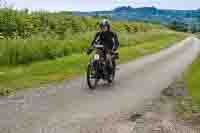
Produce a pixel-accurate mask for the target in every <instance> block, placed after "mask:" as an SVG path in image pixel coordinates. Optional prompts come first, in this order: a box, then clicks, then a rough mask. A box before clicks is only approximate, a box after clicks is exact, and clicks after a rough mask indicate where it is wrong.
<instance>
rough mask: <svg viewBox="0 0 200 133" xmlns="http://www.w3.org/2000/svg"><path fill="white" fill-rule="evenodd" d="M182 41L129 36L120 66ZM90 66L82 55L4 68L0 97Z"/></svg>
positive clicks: (170, 36)
mask: <svg viewBox="0 0 200 133" xmlns="http://www.w3.org/2000/svg"><path fill="white" fill-rule="evenodd" d="M183 37H184V35H183V34H182V33H177V32H171V31H156V32H147V33H138V34H133V35H130V36H129V38H128V40H127V41H123V38H121V39H120V42H121V44H122V46H123V47H121V48H120V49H119V53H120V60H119V63H124V62H127V61H130V60H133V59H135V58H137V57H140V56H143V55H146V54H150V53H154V52H157V51H159V50H160V49H162V48H165V47H168V46H170V45H171V44H173V42H175V41H178V40H180V39H183ZM77 44H79V43H78V42H77ZM87 63H88V56H87V55H86V54H84V53H83V52H82V53H81V51H80V52H77V53H74V54H71V55H69V56H64V57H62V58H55V59H54V60H45V61H40V62H34V63H31V64H26V65H17V66H10V65H8V66H2V67H0V95H8V94H11V93H13V92H16V91H17V90H20V89H23V88H30V87H38V86H41V85H44V84H47V83H51V82H54V81H61V80H64V79H67V78H71V77H74V76H77V75H80V74H83V73H84V72H85V70H86V64H87Z"/></svg>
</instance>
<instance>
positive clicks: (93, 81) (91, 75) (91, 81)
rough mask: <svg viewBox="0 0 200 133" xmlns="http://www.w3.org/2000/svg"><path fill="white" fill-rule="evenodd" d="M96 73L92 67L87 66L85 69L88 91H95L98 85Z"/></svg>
mask: <svg viewBox="0 0 200 133" xmlns="http://www.w3.org/2000/svg"><path fill="white" fill-rule="evenodd" d="M98 81H99V80H98V78H97V73H96V70H95V68H94V67H93V66H92V65H88V69H87V83H88V86H89V88H90V89H92V90H94V89H96V86H97V83H98Z"/></svg>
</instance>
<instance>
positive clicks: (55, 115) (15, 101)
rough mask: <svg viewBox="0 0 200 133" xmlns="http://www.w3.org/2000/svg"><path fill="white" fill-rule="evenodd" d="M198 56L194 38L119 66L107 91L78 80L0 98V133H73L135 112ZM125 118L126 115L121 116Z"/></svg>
mask: <svg viewBox="0 0 200 133" xmlns="http://www.w3.org/2000/svg"><path fill="white" fill-rule="evenodd" d="M199 51H200V41H199V40H198V39H197V38H195V37H193V36H192V37H188V38H187V39H186V40H184V41H182V42H180V43H178V44H177V45H173V46H172V47H170V48H167V49H164V50H162V51H161V52H159V53H156V54H153V55H149V56H145V57H142V58H140V59H137V60H134V61H132V62H129V63H127V64H123V65H120V66H119V67H120V69H119V70H118V72H117V77H116V81H115V84H114V85H113V86H106V85H103V84H101V85H99V87H98V88H97V90H95V91H89V90H88V89H87V87H86V81H85V78H84V77H79V78H76V79H73V80H67V81H63V82H62V83H59V84H53V85H49V86H48V87H43V88H45V89H43V88H38V89H34V90H32V91H28V92H19V93H18V94H17V95H16V96H11V97H1V98H0V133H78V132H80V130H81V128H84V127H88V126H95V125H96V123H98V122H100V121H104V120H105V119H106V118H108V116H114V117H113V118H112V119H114V118H115V117H116V118H117V116H118V115H124V114H127V115H128V114H130V113H131V112H135V111H140V110H142V108H143V105H144V103H145V102H147V101H150V100H151V99H154V98H156V97H158V96H159V95H160V92H161V90H162V89H164V88H166V87H167V86H168V85H170V83H172V82H173V81H174V80H175V79H176V78H177V77H178V76H180V74H181V73H182V72H183V71H184V70H185V69H186V68H187V66H188V65H189V64H190V63H191V62H192V60H193V59H194V58H195V57H196V56H197V55H198V53H199ZM124 116H125V117H126V115H124Z"/></svg>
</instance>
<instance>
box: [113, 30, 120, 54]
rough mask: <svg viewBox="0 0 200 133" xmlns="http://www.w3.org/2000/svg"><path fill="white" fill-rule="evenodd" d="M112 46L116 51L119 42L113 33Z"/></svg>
mask: <svg viewBox="0 0 200 133" xmlns="http://www.w3.org/2000/svg"><path fill="white" fill-rule="evenodd" d="M113 44H114V46H113V50H114V51H116V50H117V49H118V47H119V40H118V37H117V34H116V33H114V36H113Z"/></svg>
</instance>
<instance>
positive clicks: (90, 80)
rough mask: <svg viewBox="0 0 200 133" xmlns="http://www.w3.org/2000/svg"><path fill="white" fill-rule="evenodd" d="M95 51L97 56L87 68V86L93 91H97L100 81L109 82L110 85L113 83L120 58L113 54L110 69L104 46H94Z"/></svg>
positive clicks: (94, 56) (94, 55) (93, 57)
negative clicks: (117, 60) (117, 61)
mask: <svg viewBox="0 0 200 133" xmlns="http://www.w3.org/2000/svg"><path fill="white" fill-rule="evenodd" d="M93 49H94V50H95V54H93V56H92V58H91V59H90V62H89V64H88V66H87V84H88V86H89V88H90V89H92V90H94V89H96V87H97V84H98V82H99V81H100V80H103V81H107V82H108V83H109V84H111V83H113V81H114V79H115V72H116V59H118V58H119V55H118V53H116V52H111V58H112V69H108V67H109V66H108V63H106V57H105V50H106V49H105V47H104V45H101V44H96V45H94V46H93ZM109 71H111V72H109Z"/></svg>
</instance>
